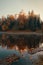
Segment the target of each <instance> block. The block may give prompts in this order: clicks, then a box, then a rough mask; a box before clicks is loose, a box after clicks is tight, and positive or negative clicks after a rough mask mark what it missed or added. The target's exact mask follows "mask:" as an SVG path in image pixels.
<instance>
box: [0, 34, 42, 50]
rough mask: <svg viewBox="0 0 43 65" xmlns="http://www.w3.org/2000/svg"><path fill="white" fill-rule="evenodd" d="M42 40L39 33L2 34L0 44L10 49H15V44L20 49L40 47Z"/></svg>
mask: <svg viewBox="0 0 43 65" xmlns="http://www.w3.org/2000/svg"><path fill="white" fill-rule="evenodd" d="M42 42H43V41H42V36H38V35H6V34H3V35H0V45H2V47H5V46H7V48H8V49H15V46H17V47H18V48H16V49H19V50H21V49H22V50H24V49H25V48H28V49H31V48H38V47H39V45H40V44H41V43H42Z"/></svg>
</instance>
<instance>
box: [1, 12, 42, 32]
mask: <svg viewBox="0 0 43 65" xmlns="http://www.w3.org/2000/svg"><path fill="white" fill-rule="evenodd" d="M16 30H28V31H37V30H41V19H40V16H39V15H36V14H34V12H33V11H32V12H29V13H28V15H26V14H25V13H24V12H20V13H19V15H18V16H17V14H16V15H15V16H13V15H8V16H7V18H5V17H4V16H2V18H0V31H16Z"/></svg>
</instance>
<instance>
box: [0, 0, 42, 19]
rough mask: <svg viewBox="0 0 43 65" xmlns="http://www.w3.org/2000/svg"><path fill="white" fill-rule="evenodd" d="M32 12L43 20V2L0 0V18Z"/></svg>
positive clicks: (40, 0)
mask: <svg viewBox="0 0 43 65" xmlns="http://www.w3.org/2000/svg"><path fill="white" fill-rule="evenodd" d="M22 9H23V10H24V11H25V12H26V13H27V12H29V11H32V10H34V12H35V13H36V14H40V17H41V19H42V20H43V0H0V17H2V16H7V15H8V14H13V15H14V14H18V13H19V12H20V11H21V10H22Z"/></svg>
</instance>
